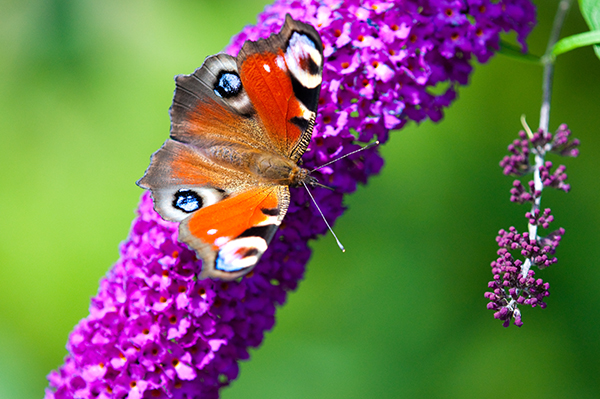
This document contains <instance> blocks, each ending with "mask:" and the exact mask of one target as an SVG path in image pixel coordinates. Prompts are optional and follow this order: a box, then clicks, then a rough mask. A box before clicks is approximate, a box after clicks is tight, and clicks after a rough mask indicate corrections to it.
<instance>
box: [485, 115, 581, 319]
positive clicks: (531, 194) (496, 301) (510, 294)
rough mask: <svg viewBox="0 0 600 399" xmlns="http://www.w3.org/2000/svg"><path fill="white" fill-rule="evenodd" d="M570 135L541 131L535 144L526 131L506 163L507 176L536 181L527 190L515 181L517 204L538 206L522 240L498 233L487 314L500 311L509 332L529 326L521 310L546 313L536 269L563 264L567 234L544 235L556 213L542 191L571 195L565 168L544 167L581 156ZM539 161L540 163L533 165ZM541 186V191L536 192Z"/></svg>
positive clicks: (529, 215) (512, 230)
mask: <svg viewBox="0 0 600 399" xmlns="http://www.w3.org/2000/svg"><path fill="white" fill-rule="evenodd" d="M570 134H571V132H570V131H569V129H568V127H567V125H561V126H560V127H559V129H558V130H557V132H556V133H555V134H554V135H552V134H550V133H547V132H543V131H538V132H536V133H534V134H531V137H530V138H529V137H528V136H527V134H526V133H525V132H524V131H521V132H519V139H518V140H515V141H514V142H513V143H512V144H510V145H509V146H508V151H509V152H510V153H511V155H508V156H506V157H504V159H503V160H502V161H501V162H500V166H501V167H502V168H503V172H504V174H507V175H516V176H524V175H525V174H528V173H534V179H533V180H531V181H529V182H528V184H527V186H528V187H527V189H526V188H525V185H523V183H521V181H519V180H515V181H514V182H513V188H512V189H511V190H510V195H511V196H510V200H511V201H512V202H517V203H520V204H523V203H525V202H528V203H531V205H532V209H531V212H527V213H526V214H525V218H526V219H527V222H528V225H529V231H528V232H526V233H522V234H520V233H519V232H518V231H517V229H516V228H515V227H511V228H510V229H509V230H508V231H506V230H500V231H499V232H498V236H497V237H496V242H497V243H498V246H499V247H500V250H498V255H499V257H498V259H496V260H495V261H494V262H492V265H491V266H492V274H493V280H492V281H491V282H490V283H488V288H490V289H491V290H492V291H491V292H486V293H485V297H486V298H487V299H488V300H489V301H490V302H488V304H487V308H488V309H490V310H494V311H495V313H494V318H496V319H499V320H502V321H503V324H502V325H503V326H504V327H508V326H509V325H510V322H511V320H514V324H515V325H516V326H518V327H521V326H522V325H523V320H522V319H521V312H520V310H519V308H518V306H519V305H529V306H531V307H536V306H539V307H540V308H542V309H543V308H545V307H546V302H544V298H545V297H547V296H548V295H550V292H549V291H548V290H549V288H550V285H549V284H548V283H544V282H543V281H542V279H537V280H535V279H534V277H533V276H534V275H535V273H534V271H533V270H531V267H532V266H537V267H538V268H539V269H544V268H546V267H548V266H550V265H553V264H555V263H556V262H557V261H558V260H557V258H556V257H555V256H554V254H555V253H556V248H557V247H558V244H559V243H560V241H561V239H562V236H563V235H564V233H565V230H564V229H563V228H562V227H561V228H559V229H558V230H555V231H553V232H551V233H549V234H548V235H546V236H545V237H544V236H541V235H540V234H539V232H538V229H540V228H543V229H548V228H549V227H550V223H552V222H553V221H554V216H553V215H552V214H551V210H550V208H546V209H544V210H543V211H542V210H541V209H540V201H541V195H542V189H543V188H544V187H553V188H558V189H561V190H563V191H565V192H568V191H569V189H570V186H569V185H568V184H566V183H565V180H566V179H567V175H566V173H565V169H566V168H565V166H563V165H560V166H559V167H558V168H556V169H555V170H554V172H552V162H550V161H544V157H545V155H546V154H547V153H548V152H552V153H555V154H559V155H564V156H577V155H578V154H579V150H578V148H577V147H578V146H579V140H577V139H574V140H570V139H569V136H570ZM533 155H535V160H534V162H532V160H531V159H530V157H531V156H533ZM536 181H537V183H536ZM536 184H537V185H538V187H539V189H536ZM511 251H512V252H511ZM514 253H518V254H519V255H521V256H522V257H523V258H524V260H520V259H515V258H514V256H515V255H514Z"/></svg>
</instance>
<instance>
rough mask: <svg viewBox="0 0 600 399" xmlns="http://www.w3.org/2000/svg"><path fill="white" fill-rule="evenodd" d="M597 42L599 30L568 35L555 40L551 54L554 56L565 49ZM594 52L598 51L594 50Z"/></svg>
mask: <svg viewBox="0 0 600 399" xmlns="http://www.w3.org/2000/svg"><path fill="white" fill-rule="evenodd" d="M597 43H600V30H593V31H591V32H585V33H579V34H577V35H573V36H568V37H565V38H562V39H560V40H559V41H558V42H556V44H555V45H554V47H553V48H552V56H553V57H556V56H557V55H560V54H562V53H566V52H567V51H571V50H574V49H576V48H579V47H584V46H589V45H591V44H597ZM594 47H598V46H594ZM596 54H598V53H597V52H596Z"/></svg>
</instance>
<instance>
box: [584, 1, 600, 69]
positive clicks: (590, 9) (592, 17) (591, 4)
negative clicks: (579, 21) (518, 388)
mask: <svg viewBox="0 0 600 399" xmlns="http://www.w3.org/2000/svg"><path fill="white" fill-rule="evenodd" d="M579 9H580V10H581V15H583V19H585V22H587V24H588V26H589V27H590V30H591V31H597V30H600V0H579ZM594 52H595V53H596V56H597V57H598V58H600V46H598V45H596V46H594Z"/></svg>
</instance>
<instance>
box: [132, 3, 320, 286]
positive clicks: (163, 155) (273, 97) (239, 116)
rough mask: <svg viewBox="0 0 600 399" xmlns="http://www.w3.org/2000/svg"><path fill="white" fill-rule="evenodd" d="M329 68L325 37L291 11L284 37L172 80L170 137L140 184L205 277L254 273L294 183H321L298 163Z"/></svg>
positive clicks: (261, 42) (218, 57) (216, 58)
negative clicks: (325, 58)
mask: <svg viewBox="0 0 600 399" xmlns="http://www.w3.org/2000/svg"><path fill="white" fill-rule="evenodd" d="M322 72H323V43H322V42H321V38H320V37H319V34H318V33H317V31H316V30H315V29H314V28H313V27H312V26H310V25H307V24H305V23H302V22H299V21H296V20H294V19H292V17H291V16H290V15H287V16H286V20H285V24H284V25H283V27H282V29H281V31H280V32H279V33H278V34H273V35H271V36H270V37H269V38H267V39H261V40H258V41H255V42H254V41H246V42H245V43H244V45H243V47H242V49H241V50H240V52H239V54H238V56H237V57H232V56H230V55H227V54H216V55H212V56H210V57H208V58H206V60H205V61H204V63H203V65H202V66H201V67H200V68H198V69H196V71H195V72H194V73H192V74H191V75H179V76H177V77H176V78H175V82H176V89H175V94H174V98H173V105H172V106H171V109H170V115H171V134H170V138H169V139H168V140H167V141H165V143H164V144H163V145H162V147H161V148H160V149H159V150H158V151H156V152H155V153H154V154H153V155H152V157H151V160H150V166H149V167H148V169H147V170H146V173H145V174H144V176H143V177H142V178H141V179H140V180H139V181H138V182H137V184H138V185H139V186H140V187H142V188H144V189H148V190H150V191H151V194H152V198H153V200H154V208H155V210H156V211H157V212H158V213H159V214H160V215H161V216H162V217H163V218H164V219H165V220H170V221H174V222H178V223H179V241H181V242H183V243H185V244H187V245H188V247H189V248H190V249H192V250H194V251H196V254H197V256H198V257H199V258H200V259H202V272H201V273H200V276H199V277H200V278H207V277H209V278H216V279H221V280H233V279H236V278H238V277H240V276H243V275H244V274H246V273H248V272H249V271H250V270H252V268H253V267H254V266H255V265H256V262H258V260H259V259H260V257H261V255H262V254H263V253H264V252H265V250H266V249H267V246H268V245H269V242H270V241H271V239H272V238H273V236H274V234H275V232H276V231H277V228H278V227H279V225H280V224H281V221H282V220H283V218H284V216H285V214H286V212H287V209H288V205H289V202H290V191H289V188H288V187H289V186H291V187H296V186H300V185H310V186H314V185H318V183H317V182H316V180H315V178H314V177H312V176H310V175H309V171H308V170H307V169H304V168H301V167H299V166H298V164H297V163H298V161H299V160H300V157H301V156H302V154H304V152H305V151H306V149H307V147H308V144H309V142H310V139H311V136H312V132H313V127H314V123H315V118H316V111H317V103H318V100H319V92H320V90H321V81H322Z"/></svg>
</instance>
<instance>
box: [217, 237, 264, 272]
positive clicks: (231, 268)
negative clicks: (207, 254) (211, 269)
mask: <svg viewBox="0 0 600 399" xmlns="http://www.w3.org/2000/svg"><path fill="white" fill-rule="evenodd" d="M215 244H216V241H215ZM251 249H256V251H257V252H256V254H254V255H250V256H244V254H245V253H246V252H247V251H248V250H251ZM266 250H267V242H266V241H265V240H264V238H262V237H257V236H253V237H242V238H236V239H235V240H231V241H229V242H228V243H227V244H225V245H223V246H222V247H221V248H220V250H219V256H218V257H217V262H216V265H215V267H216V268H217V269H218V270H223V271H225V272H236V271H239V270H242V269H245V268H248V267H252V266H254V265H255V264H256V262H258V259H259V258H260V256H261V255H262V254H263V252H265V251H266Z"/></svg>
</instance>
